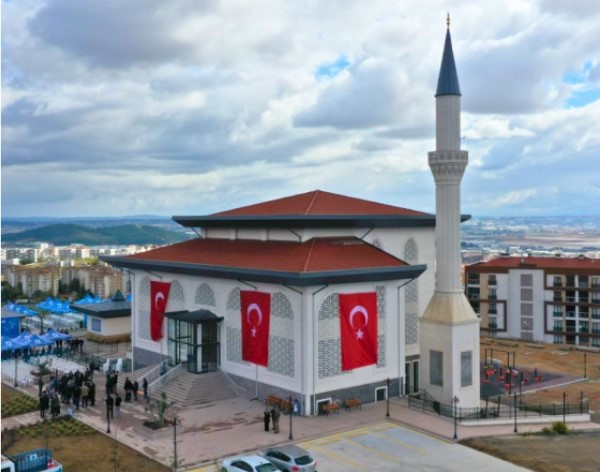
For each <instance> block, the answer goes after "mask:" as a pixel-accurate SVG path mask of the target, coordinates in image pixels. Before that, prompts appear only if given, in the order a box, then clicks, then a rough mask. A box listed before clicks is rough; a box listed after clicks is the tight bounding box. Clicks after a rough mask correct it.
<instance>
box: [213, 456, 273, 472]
mask: <svg viewBox="0 0 600 472" xmlns="http://www.w3.org/2000/svg"><path fill="white" fill-rule="evenodd" d="M218 470H219V472H278V471H279V469H278V468H277V467H275V466H274V465H273V464H271V463H270V462H269V461H268V460H266V459H264V458H263V457H260V456H235V457H229V458H227V459H223V460H222V461H221V462H219V466H218Z"/></svg>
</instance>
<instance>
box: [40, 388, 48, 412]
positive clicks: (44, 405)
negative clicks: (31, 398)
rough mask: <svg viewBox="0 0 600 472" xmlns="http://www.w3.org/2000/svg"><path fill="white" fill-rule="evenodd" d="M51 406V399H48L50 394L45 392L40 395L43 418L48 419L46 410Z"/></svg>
mask: <svg viewBox="0 0 600 472" xmlns="http://www.w3.org/2000/svg"><path fill="white" fill-rule="evenodd" d="M49 406H50V398H49V397H48V392H46V391H43V392H42V394H41V395H40V416H41V417H42V418H45V417H46V410H47V409H48V407H49Z"/></svg>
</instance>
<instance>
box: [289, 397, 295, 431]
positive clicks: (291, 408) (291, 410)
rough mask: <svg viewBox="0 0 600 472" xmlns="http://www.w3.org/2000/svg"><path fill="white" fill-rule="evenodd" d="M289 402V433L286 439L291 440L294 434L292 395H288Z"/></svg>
mask: <svg viewBox="0 0 600 472" xmlns="http://www.w3.org/2000/svg"><path fill="white" fill-rule="evenodd" d="M288 401H289V402H290V435H289V437H288V439H289V440H290V441H291V440H292V439H294V435H293V434H292V416H294V406H293V405H292V396H291V395H290V397H289V400H288Z"/></svg>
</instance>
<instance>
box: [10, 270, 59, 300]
mask: <svg viewBox="0 0 600 472" xmlns="http://www.w3.org/2000/svg"><path fill="white" fill-rule="evenodd" d="M3 275H4V277H5V279H6V281H7V282H8V283H9V284H10V285H12V286H13V287H17V286H18V285H19V284H21V287H23V292H24V294H25V295H27V296H28V297H31V295H33V293H34V292H35V291H37V290H41V291H42V292H50V293H56V292H57V291H58V282H59V280H60V270H59V268H58V267H56V266H34V265H26V266H22V265H10V266H6V267H5V272H4V274H3Z"/></svg>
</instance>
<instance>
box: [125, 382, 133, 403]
mask: <svg viewBox="0 0 600 472" xmlns="http://www.w3.org/2000/svg"><path fill="white" fill-rule="evenodd" d="M123 386H124V388H125V401H126V402H130V401H131V391H132V390H133V384H132V383H131V380H129V377H126V378H125V384H124V385H123Z"/></svg>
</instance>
